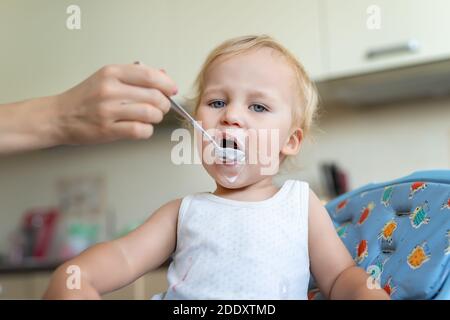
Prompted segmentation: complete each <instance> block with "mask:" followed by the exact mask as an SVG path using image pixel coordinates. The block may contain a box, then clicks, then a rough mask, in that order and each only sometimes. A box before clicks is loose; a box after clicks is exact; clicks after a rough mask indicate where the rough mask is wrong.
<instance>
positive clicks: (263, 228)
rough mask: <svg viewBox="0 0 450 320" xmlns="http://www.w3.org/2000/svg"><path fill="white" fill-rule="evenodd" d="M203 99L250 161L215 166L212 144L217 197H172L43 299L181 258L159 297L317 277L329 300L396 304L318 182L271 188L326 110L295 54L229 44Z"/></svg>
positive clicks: (112, 282) (198, 101) (59, 275)
mask: <svg viewBox="0 0 450 320" xmlns="http://www.w3.org/2000/svg"><path fill="white" fill-rule="evenodd" d="M193 102H194V106H195V111H194V115H195V118H196V119H197V120H198V121H199V123H201V125H202V126H203V128H204V129H206V130H210V131H211V132H213V133H212V135H213V136H214V139H216V141H217V142H218V143H219V144H220V145H221V146H222V147H229V148H233V149H238V150H240V151H241V152H244V153H245V162H244V163H242V162H240V161H236V160H229V159H215V161H207V160H211V157H214V156H211V154H212V153H211V152H205V151H207V149H208V148H209V149H211V148H210V146H211V143H210V142H209V141H208V140H205V139H202V140H201V141H202V143H200V144H199V149H200V152H201V154H202V160H203V166H204V168H205V169H206V170H207V172H208V174H209V175H210V176H211V177H212V178H213V179H214V180H215V181H216V185H217V187H216V189H215V191H214V192H212V193H210V192H204V193H196V194H192V195H188V196H186V197H184V198H182V199H176V200H173V201H171V202H169V203H167V204H165V205H163V206H162V207H161V208H159V209H158V210H156V211H155V212H154V213H153V214H152V215H151V217H150V218H149V219H148V220H147V221H146V222H145V223H144V224H143V225H142V226H140V227H138V228H137V229H136V230H134V231H132V232H131V233H129V234H128V235H126V236H124V237H122V238H119V239H116V240H113V241H110V242H106V243H101V244H98V245H95V246H93V247H91V248H90V249H88V250H86V251H85V252H83V253H82V254H81V255H79V256H78V257H76V258H74V259H72V260H70V261H68V262H66V263H65V264H64V265H62V266H61V267H59V268H58V269H57V271H56V272H55V274H54V276H53V278H52V281H51V283H50V285H49V288H48V290H47V292H46V294H45V297H46V298H79V299H96V298H100V296H101V295H102V294H104V293H107V292H110V291H113V290H116V289H118V288H121V287H123V286H126V285H127V284H129V283H131V282H133V281H135V280H136V279H138V278H139V277H141V276H142V275H144V274H145V273H147V272H149V271H151V270H154V269H156V268H158V267H159V266H160V265H162V264H163V263H164V262H165V261H167V260H168V259H169V258H172V259H171V262H170V266H169V269H168V282H169V287H168V289H167V291H166V292H163V293H161V294H160V295H157V296H155V297H154V298H155V299H307V290H308V283H309V280H310V273H312V274H313V276H314V278H315V281H316V283H317V285H318V287H319V289H320V291H321V292H322V294H323V295H324V296H325V297H326V298H332V299H388V295H387V294H386V293H385V292H384V291H383V290H381V289H369V288H368V286H367V282H368V275H367V274H366V272H365V271H364V270H362V269H360V268H358V267H357V266H356V265H355V263H354V261H353V260H352V258H351V256H350V254H349V252H348V251H347V249H346V248H345V246H344V244H343V243H342V242H341V240H340V239H339V237H338V235H337V234H336V231H335V229H334V226H333V223H332V221H331V219H330V217H329V215H328V213H327V212H326V209H325V208H324V207H323V205H322V204H321V202H320V201H319V199H318V198H317V196H316V195H315V194H314V192H313V191H311V190H310V189H309V187H308V184H307V183H306V182H303V181H295V180H288V181H286V182H285V183H284V184H283V185H282V186H281V187H280V188H278V187H277V186H276V185H275V184H274V183H273V177H274V175H275V174H276V173H277V172H278V166H279V164H280V163H282V162H284V161H285V160H286V158H288V157H292V156H295V155H297V154H298V153H299V150H300V146H301V143H302V141H303V139H304V137H305V136H307V134H308V133H309V131H310V128H311V125H312V122H313V118H314V115H315V113H316V107H317V93H316V91H315V88H314V86H313V84H312V82H311V80H310V79H309V78H308V76H307V74H306V72H305V71H304V69H303V67H302V66H301V64H300V63H299V62H298V61H297V60H296V58H295V57H294V56H293V55H292V54H291V53H290V52H289V51H288V50H287V49H285V48H284V47H283V46H282V45H280V44H279V43H278V42H276V41H275V40H274V39H272V38H271V37H269V36H245V37H239V38H235V39H231V40H228V41H226V42H224V43H223V44H221V45H220V46H219V47H217V48H216V49H214V50H213V51H212V52H211V53H210V55H209V56H208V58H207V59H206V61H205V63H204V65H203V67H202V69H201V71H200V74H199V75H198V77H197V80H196V96H195V97H194V99H193ZM263 149H264V150H263ZM71 265H75V266H77V267H79V270H80V271H81V288H80V289H79V290H70V289H68V288H67V287H66V279H67V277H68V274H67V273H66V270H67V268H68V267H69V266H71Z"/></svg>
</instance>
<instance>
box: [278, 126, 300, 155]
mask: <svg viewBox="0 0 450 320" xmlns="http://www.w3.org/2000/svg"><path fill="white" fill-rule="evenodd" d="M302 141H303V130H302V129H300V128H296V129H295V130H294V132H292V133H291V135H290V136H289V138H288V140H287V141H286V143H285V144H284V146H283V147H282V148H281V153H282V154H283V155H285V156H294V155H296V154H297V153H298V152H299V150H300V145H301V143H302Z"/></svg>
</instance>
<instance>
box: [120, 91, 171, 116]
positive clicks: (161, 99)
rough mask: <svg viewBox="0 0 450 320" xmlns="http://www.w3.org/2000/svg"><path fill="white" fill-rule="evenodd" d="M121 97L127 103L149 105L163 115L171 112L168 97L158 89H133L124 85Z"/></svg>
mask: <svg viewBox="0 0 450 320" xmlns="http://www.w3.org/2000/svg"><path fill="white" fill-rule="evenodd" d="M118 90H119V92H120V97H121V98H123V99H124V100H125V102H126V101H130V102H131V103H133V102H138V103H148V104H151V105H152V106H155V107H157V108H158V109H160V110H161V111H162V112H163V113H167V112H168V111H169V110H170V101H169V99H167V97H166V96H165V95H164V94H163V93H162V92H161V91H159V90H157V89H146V88H141V87H133V86H128V85H122V86H121V88H120V89H118Z"/></svg>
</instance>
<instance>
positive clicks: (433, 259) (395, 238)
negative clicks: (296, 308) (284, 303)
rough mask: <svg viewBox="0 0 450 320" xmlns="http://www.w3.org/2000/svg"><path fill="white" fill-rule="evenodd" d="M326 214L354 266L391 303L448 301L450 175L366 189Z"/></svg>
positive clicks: (443, 173)
mask: <svg viewBox="0 0 450 320" xmlns="http://www.w3.org/2000/svg"><path fill="white" fill-rule="evenodd" d="M326 208H327V210H328V212H329V214H330V216H331V217H332V219H333V222H334V223H335V226H336V231H337V233H338V235H339V237H340V238H341V239H342V241H343V242H344V244H345V245H346V247H347V249H348V250H349V252H350V253H351V254H352V256H353V258H354V260H355V262H356V263H357V265H359V266H360V267H362V268H364V269H365V270H367V271H368V273H369V274H374V275H376V277H377V278H378V280H379V283H380V286H381V288H383V289H384V290H385V291H386V292H387V293H389V294H390V296H391V298H392V299H450V290H449V289H448V288H449V287H450V170H441V171H437V170H436V171H424V172H417V173H415V174H413V175H410V176H408V177H405V178H401V179H397V180H394V181H391V182H387V183H381V184H369V185H367V186H364V187H362V188H359V189H357V190H354V191H352V192H349V193H347V194H344V195H342V196H340V197H338V198H336V199H334V200H333V201H330V202H329V203H328V204H327V205H326ZM310 287H311V288H312V287H314V286H313V283H311V286H310ZM318 296H319V294H317V293H315V294H314V295H311V297H314V298H320V297H318Z"/></svg>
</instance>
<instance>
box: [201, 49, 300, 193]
mask: <svg viewBox="0 0 450 320" xmlns="http://www.w3.org/2000/svg"><path fill="white" fill-rule="evenodd" d="M296 90H297V87H296V83H295V74H294V71H293V70H292V68H291V67H290V65H289V64H288V63H287V62H286V60H285V59H284V58H283V57H282V56H280V54H279V53H278V52H277V51H275V50H273V49H270V48H262V49H257V50H252V51H250V52H248V53H245V54H240V55H236V56H232V57H225V58H219V59H218V60H216V61H215V62H214V63H213V64H212V65H211V66H210V68H209V69H208V71H207V73H206V75H205V88H204V91H203V94H202V95H201V97H200V104H199V107H198V109H197V113H196V115H197V120H198V121H200V122H201V124H202V126H203V128H205V129H207V130H214V131H213V133H214V134H215V138H216V140H217V141H218V142H219V144H223V143H225V142H223V141H222V140H223V138H227V139H228V140H235V142H236V143H237V145H238V147H239V148H240V149H241V150H243V149H245V153H246V160H247V162H250V164H248V163H247V164H246V165H243V166H242V165H239V164H229V163H228V164H224V163H214V164H206V163H205V161H204V166H205V168H206V170H207V171H208V173H209V174H210V175H211V176H212V177H213V178H214V179H215V180H216V182H218V183H219V184H220V185H222V186H224V187H228V188H240V187H244V186H247V185H249V184H253V183H255V182H258V181H260V180H262V179H264V178H266V177H267V176H270V175H274V174H276V173H277V171H278V164H279V162H280V161H282V160H283V159H284V157H285V156H287V155H294V154H296V153H297V152H298V150H299V146H300V142H301V140H302V131H301V129H300V128H298V127H295V126H293V119H292V110H293V108H294V107H296V106H297V107H298V106H299V101H298V100H299V98H298V95H297V92H296ZM226 143H227V144H228V143H229V142H226ZM208 144H209V142H208V141H204V142H203V144H202V150H203V149H204V148H205V147H206V146H207V145H208ZM231 145H232V143H231ZM231 147H232V146H231ZM227 177H228V178H227ZM230 177H233V178H232V179H229V178H230Z"/></svg>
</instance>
